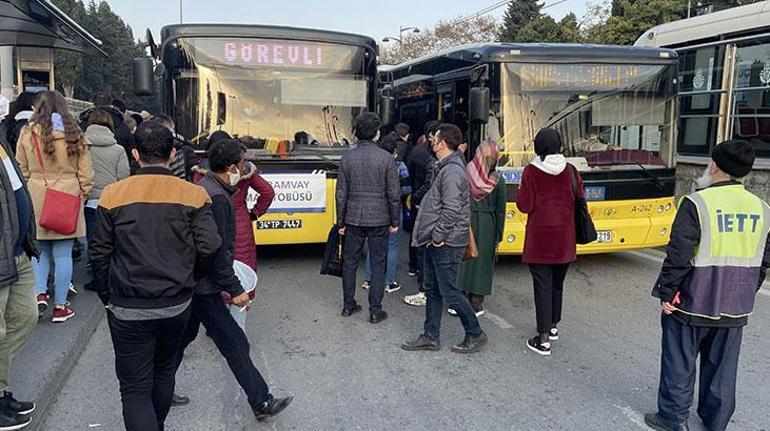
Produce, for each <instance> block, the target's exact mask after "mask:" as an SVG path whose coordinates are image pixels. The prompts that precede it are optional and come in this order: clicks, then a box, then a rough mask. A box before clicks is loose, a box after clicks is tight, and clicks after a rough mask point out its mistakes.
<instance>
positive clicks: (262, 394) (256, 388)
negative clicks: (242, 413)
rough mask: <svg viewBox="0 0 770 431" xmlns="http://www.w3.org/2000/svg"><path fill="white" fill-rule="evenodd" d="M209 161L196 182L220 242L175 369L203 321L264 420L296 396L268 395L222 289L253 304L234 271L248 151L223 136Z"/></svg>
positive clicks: (205, 270) (205, 269)
mask: <svg viewBox="0 0 770 431" xmlns="http://www.w3.org/2000/svg"><path fill="white" fill-rule="evenodd" d="M208 162H209V171H208V172H207V173H206V175H205V176H204V177H203V178H202V179H201V180H200V181H199V182H198V185H200V186H201V187H203V188H204V189H205V190H206V192H208V195H209V196H211V210H212V212H213V213H214V221H215V222H216V227H217V229H218V231H219V236H220V237H221V238H222V246H221V247H220V248H219V250H218V251H217V253H216V254H215V255H214V256H213V257H212V258H211V259H209V260H207V261H206V262H205V265H201V267H200V270H201V271H200V279H199V280H198V286H197V289H196V292H195V296H194V297H193V300H192V306H191V309H192V313H191V315H190V322H189V323H188V324H187V329H186V330H185V335H184V340H183V341H182V345H181V348H180V349H179V352H178V355H177V367H178V366H179V365H180V364H181V362H182V356H183V354H184V350H185V348H186V347H187V346H188V345H189V344H190V343H191V342H192V341H193V340H195V338H196V337H197V335H198V328H199V327H200V325H201V324H202V325H203V326H204V327H205V328H206V332H207V333H208V335H209V336H210V337H211V338H212V339H213V340H214V344H216V346H217V349H219V353H220V354H222V356H224V358H225V359H226V360H227V364H228V365H229V366H230V371H232V373H233V375H234V376H235V379H236V380H237V381H238V383H239V384H240V385H241V387H242V388H243V390H244V391H245V392H246V395H247V396H248V401H249V404H250V405H251V408H252V411H253V412H254V415H255V416H256V418H257V420H262V419H265V418H267V417H269V416H274V415H277V414H278V413H280V412H281V411H283V409H285V408H286V407H288V405H289V404H290V403H291V401H292V397H286V398H275V397H273V396H272V395H271V394H270V392H269V390H268V388H267V384H266V383H265V380H264V379H263V378H262V375H261V374H259V371H258V370H257V367H255V366H254V363H253V362H252V361H251V357H250V356H249V351H250V348H249V340H248V339H247V338H246V334H245V333H244V332H243V330H242V329H241V327H240V326H238V323H236V321H235V319H233V316H232V315H231V314H230V311H229V310H228V309H227V307H226V306H225V303H224V301H222V292H227V293H228V294H230V297H231V298H232V303H233V304H234V305H236V306H238V307H242V308H244V309H246V308H248V307H249V305H250V301H249V294H248V293H246V292H245V291H244V290H243V287H242V286H241V282H240V281H239V280H238V277H236V276H235V271H234V270H233V254H234V249H235V210H234V209H233V204H232V203H231V200H230V198H231V197H232V195H233V194H234V193H235V192H236V191H238V187H237V184H238V181H240V179H241V177H240V174H241V172H242V171H243V165H244V154H243V151H241V146H240V145H239V144H238V143H237V142H235V141H233V140H224V141H220V142H218V143H217V144H216V145H214V146H213V147H211V148H210V149H209V160H208Z"/></svg>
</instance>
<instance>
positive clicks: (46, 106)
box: [30, 91, 86, 157]
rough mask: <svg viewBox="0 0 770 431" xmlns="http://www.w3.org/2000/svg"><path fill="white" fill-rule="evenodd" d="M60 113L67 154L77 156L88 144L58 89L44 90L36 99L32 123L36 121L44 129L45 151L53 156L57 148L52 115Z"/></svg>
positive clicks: (49, 155)
mask: <svg viewBox="0 0 770 431" xmlns="http://www.w3.org/2000/svg"><path fill="white" fill-rule="evenodd" d="M55 113H56V114H59V115H60V116H61V119H62V122H63V123H64V139H65V140H66V141H67V156H69V157H77V156H79V155H80V153H81V152H82V151H85V149H86V146H85V144H84V143H83V132H82V131H81V130H80V127H79V126H78V123H77V121H76V120H75V117H73V116H72V114H70V111H69V108H68V107H67V102H66V101H65V100H64V97H62V95H61V94H59V92H58V91H44V92H42V93H40V95H39V96H38V97H37V99H36V100H35V113H34V114H33V115H32V118H30V123H35V124H36V125H37V126H39V127H40V129H42V131H43V136H42V138H43V139H42V141H43V142H42V144H43V153H45V155H47V156H48V157H53V156H54V153H55V152H56V149H55V148H54V146H53V141H54V138H53V121H52V119H51V116H52V115H53V114H55Z"/></svg>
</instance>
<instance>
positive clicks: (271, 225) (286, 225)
mask: <svg viewBox="0 0 770 431" xmlns="http://www.w3.org/2000/svg"><path fill="white" fill-rule="evenodd" d="M301 228H302V220H259V221H258V222H257V229H259V230H271V229H301Z"/></svg>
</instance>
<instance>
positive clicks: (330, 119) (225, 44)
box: [134, 24, 377, 245]
mask: <svg viewBox="0 0 770 431" xmlns="http://www.w3.org/2000/svg"><path fill="white" fill-rule="evenodd" d="M149 36H150V37H148V39H149V40H150V51H151V54H152V56H153V57H154V58H152V59H150V58H146V59H137V60H136V61H135V71H134V73H135V81H136V82H135V85H136V91H137V93H138V94H150V93H157V94H158V95H159V99H160V104H161V106H162V109H163V111H164V112H166V113H167V114H169V115H171V116H172V118H173V119H174V120H175V122H176V126H177V132H178V133H180V134H181V135H182V136H184V137H185V138H187V139H188V140H190V141H191V142H192V143H193V145H198V144H201V143H204V142H205V141H206V138H207V137H208V136H209V135H210V134H211V133H212V132H214V131H216V130H223V131H226V132H227V133H229V134H230V135H232V136H233V137H237V138H238V139H240V140H241V142H244V143H245V145H246V146H247V148H248V154H247V158H248V159H249V160H251V161H252V162H254V163H255V164H256V165H257V167H258V168H259V169H260V171H261V173H262V176H263V177H264V178H265V179H266V180H267V181H268V182H270V183H271V185H272V186H273V188H274V189H275V193H276V195H275V199H274V201H273V204H272V206H271V207H270V209H269V212H268V214H266V215H265V216H263V217H262V218H260V220H259V221H257V222H255V224H254V229H255V237H256V240H257V243H258V244H265V245H271V244H303V243H321V242H325V241H326V239H327V235H328V233H329V229H330V227H331V226H332V224H333V223H334V217H335V209H334V206H335V205H334V189H335V185H336V179H335V178H336V172H337V168H338V165H339V160H340V158H341V157H342V155H343V154H344V152H345V151H347V150H348V149H349V148H350V147H351V145H352V144H353V137H352V136H351V135H352V132H351V124H352V119H353V118H354V117H355V116H356V115H358V114H359V113H361V112H363V111H365V110H374V105H375V100H376V94H377V93H376V88H377V65H376V61H377V45H376V43H375V41H374V40H373V39H371V38H369V37H366V36H360V35H355V34H347V33H339V32H332V31H322V30H311V29H301V28H291V27H275V26H263V25H226V24H189V25H188V24H179V25H169V26H166V27H164V28H163V29H162V30H161V41H160V45H158V46H156V45H155V44H154V42H153V41H152V37H151V35H149ZM202 146H204V145H202ZM201 150H205V148H201ZM249 198H250V201H252V202H253V201H254V200H255V199H256V195H255V193H254V192H253V191H252V194H251V195H250V197H249Z"/></svg>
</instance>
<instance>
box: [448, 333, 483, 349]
mask: <svg viewBox="0 0 770 431" xmlns="http://www.w3.org/2000/svg"><path fill="white" fill-rule="evenodd" d="M485 344H487V334H486V333H484V332H482V333H481V334H479V335H477V336H475V337H472V336H470V335H466V336H465V339H464V340H463V342H462V343H460V344H458V345H456V346H452V351H453V352H455V353H476V352H478V351H479V350H480V349H481V347H482V346H484V345H485Z"/></svg>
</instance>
